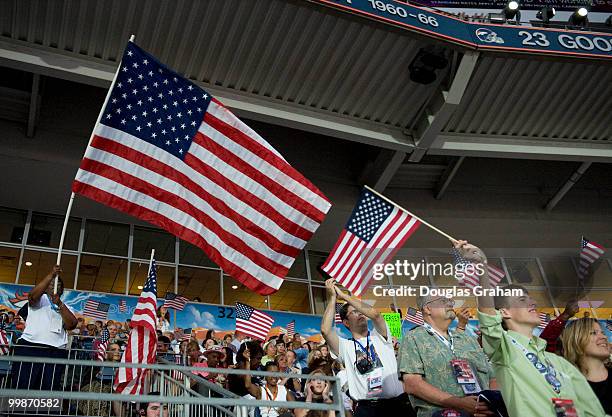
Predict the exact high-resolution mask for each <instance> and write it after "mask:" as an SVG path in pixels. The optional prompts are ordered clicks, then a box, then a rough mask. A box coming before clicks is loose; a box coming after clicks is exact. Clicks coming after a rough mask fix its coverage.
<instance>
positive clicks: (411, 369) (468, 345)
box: [397, 326, 494, 417]
mask: <svg viewBox="0 0 612 417" xmlns="http://www.w3.org/2000/svg"><path fill="white" fill-rule="evenodd" d="M452 340H453V345H452V346H453V350H452V351H451V349H450V348H449V345H450V342H449V344H448V345H447V344H444V343H443V342H442V341H441V340H438V336H437V335H436V334H434V333H433V332H431V331H428V330H427V329H426V328H425V327H423V326H419V327H416V328H414V329H413V330H411V331H409V332H406V334H405V335H404V339H403V340H402V344H401V347H400V351H399V354H398V358H397V359H398V368H397V369H398V373H399V378H400V379H402V375H403V374H418V375H422V376H423V379H424V380H425V381H426V382H427V383H429V384H431V385H433V386H434V387H436V388H438V389H440V390H442V391H444V392H447V393H449V394H451V395H454V396H457V397H463V396H465V394H464V393H463V389H462V388H461V385H459V383H458V382H457V379H456V378H455V375H454V373H453V369H452V367H451V363H450V362H451V360H452V359H465V360H467V361H468V363H469V364H470V366H471V367H472V370H473V371H474V373H475V376H476V377H477V378H478V382H479V383H480V386H481V388H482V389H483V390H485V389H489V382H490V380H491V379H492V378H494V375H493V369H492V367H491V365H490V364H489V362H488V361H487V357H486V355H485V353H484V352H483V350H482V349H481V348H480V346H479V345H478V342H477V340H476V338H474V337H473V336H470V335H469V334H466V333H464V332H457V333H452ZM453 351H454V354H453ZM410 402H411V403H412V404H413V406H414V408H415V410H416V411H417V415H418V417H429V416H431V415H432V414H433V413H434V412H436V411H437V410H440V407H439V406H436V405H434V404H431V403H429V402H427V401H425V400H422V399H420V398H417V397H414V396H412V395H410Z"/></svg>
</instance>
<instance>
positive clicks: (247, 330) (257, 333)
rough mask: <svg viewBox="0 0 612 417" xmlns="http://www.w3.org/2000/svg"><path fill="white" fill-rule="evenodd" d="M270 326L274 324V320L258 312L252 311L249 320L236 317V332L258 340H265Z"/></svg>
mask: <svg viewBox="0 0 612 417" xmlns="http://www.w3.org/2000/svg"><path fill="white" fill-rule="evenodd" d="M272 324H274V318H272V316H269V315H268V314H265V313H262V312H261V311H259V310H254V311H253V314H251V318H250V319H249V320H243V319H240V318H238V317H236V330H238V331H240V332H242V333H244V334H246V335H247V336H249V337H252V338H253V339H258V340H266V337H268V333H270V329H271V328H272Z"/></svg>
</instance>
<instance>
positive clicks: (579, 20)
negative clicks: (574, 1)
mask: <svg viewBox="0 0 612 417" xmlns="http://www.w3.org/2000/svg"><path fill="white" fill-rule="evenodd" d="M588 14H589V11H588V10H587V8H586V7H580V8H578V9H577V10H576V11H575V12H574V13H572V15H571V16H570V18H569V22H570V24H571V25H572V26H577V27H586V25H587V23H589V18H588V16H587V15H588Z"/></svg>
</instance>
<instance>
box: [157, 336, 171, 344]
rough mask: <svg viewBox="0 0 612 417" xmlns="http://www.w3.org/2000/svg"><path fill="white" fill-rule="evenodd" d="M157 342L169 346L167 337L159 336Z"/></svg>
mask: <svg viewBox="0 0 612 417" xmlns="http://www.w3.org/2000/svg"><path fill="white" fill-rule="evenodd" d="M157 341H158V342H162V343H165V344H167V345H169V344H170V338H169V337H168V336H159V337H158V338H157Z"/></svg>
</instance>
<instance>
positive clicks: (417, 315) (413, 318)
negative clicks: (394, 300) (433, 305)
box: [404, 307, 424, 326]
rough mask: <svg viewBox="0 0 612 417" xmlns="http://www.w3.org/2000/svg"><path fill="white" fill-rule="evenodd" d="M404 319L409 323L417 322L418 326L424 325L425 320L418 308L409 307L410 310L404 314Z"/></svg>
mask: <svg viewBox="0 0 612 417" xmlns="http://www.w3.org/2000/svg"><path fill="white" fill-rule="evenodd" d="M404 320H406V321H407V322H409V323H412V324H416V325H417V326H422V325H423V323H424V321H423V313H422V312H420V311H419V310H417V309H416V308H412V307H408V311H406V316H404Z"/></svg>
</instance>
